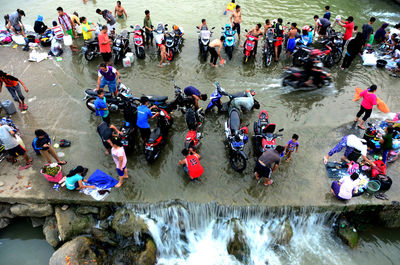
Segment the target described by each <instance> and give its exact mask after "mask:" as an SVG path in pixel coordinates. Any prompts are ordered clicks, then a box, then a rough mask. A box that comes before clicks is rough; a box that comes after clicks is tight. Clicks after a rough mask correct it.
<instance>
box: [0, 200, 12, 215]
mask: <svg viewBox="0 0 400 265" xmlns="http://www.w3.org/2000/svg"><path fill="white" fill-rule="evenodd" d="M10 208H11V205H10V204H8V203H0V218H3V217H5V218H14V217H15V215H14V214H12V213H11V211H10Z"/></svg>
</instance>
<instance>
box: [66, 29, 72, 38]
mask: <svg viewBox="0 0 400 265" xmlns="http://www.w3.org/2000/svg"><path fill="white" fill-rule="evenodd" d="M65 35H70V36H71V37H72V38H74V31H73V30H72V29H69V30H67V32H66V34H65Z"/></svg>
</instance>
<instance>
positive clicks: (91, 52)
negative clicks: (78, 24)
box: [81, 37, 101, 61]
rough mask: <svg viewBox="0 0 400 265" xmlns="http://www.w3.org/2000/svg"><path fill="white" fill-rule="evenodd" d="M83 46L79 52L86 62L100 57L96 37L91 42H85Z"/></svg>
mask: <svg viewBox="0 0 400 265" xmlns="http://www.w3.org/2000/svg"><path fill="white" fill-rule="evenodd" d="M83 45H84V46H83V47H82V49H81V51H82V54H83V56H85V59H86V60H88V61H93V60H94V58H96V57H97V56H100V55H101V53H100V47H99V40H98V39H97V37H96V38H95V39H92V40H85V41H84V42H83Z"/></svg>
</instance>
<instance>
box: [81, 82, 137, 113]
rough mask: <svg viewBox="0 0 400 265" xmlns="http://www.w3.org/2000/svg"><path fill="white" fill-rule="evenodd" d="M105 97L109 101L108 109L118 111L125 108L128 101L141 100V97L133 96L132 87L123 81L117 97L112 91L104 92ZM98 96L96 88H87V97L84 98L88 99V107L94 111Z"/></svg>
mask: <svg viewBox="0 0 400 265" xmlns="http://www.w3.org/2000/svg"><path fill="white" fill-rule="evenodd" d="M104 97H105V98H106V101H107V105H108V110H109V111H111V112H116V111H118V110H119V109H123V107H124V106H125V103H126V102H135V101H139V100H140V99H139V98H137V97H134V96H132V94H131V90H130V88H128V87H127V86H125V85H124V84H122V83H119V84H118V86H117V96H116V97H113V95H112V93H110V92H104ZM96 98H97V92H96V90H94V89H86V90H85V97H84V98H83V100H86V107H87V108H88V109H89V110H90V111H92V112H96V107H95V105H94V101H95V100H96Z"/></svg>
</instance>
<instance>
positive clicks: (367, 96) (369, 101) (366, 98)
mask: <svg viewBox="0 0 400 265" xmlns="http://www.w3.org/2000/svg"><path fill="white" fill-rule="evenodd" d="M360 96H362V97H363V101H362V102H361V106H363V107H364V108H366V109H372V108H373V106H374V105H376V95H375V94H373V93H368V89H366V90H364V91H363V92H361V93H360Z"/></svg>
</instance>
